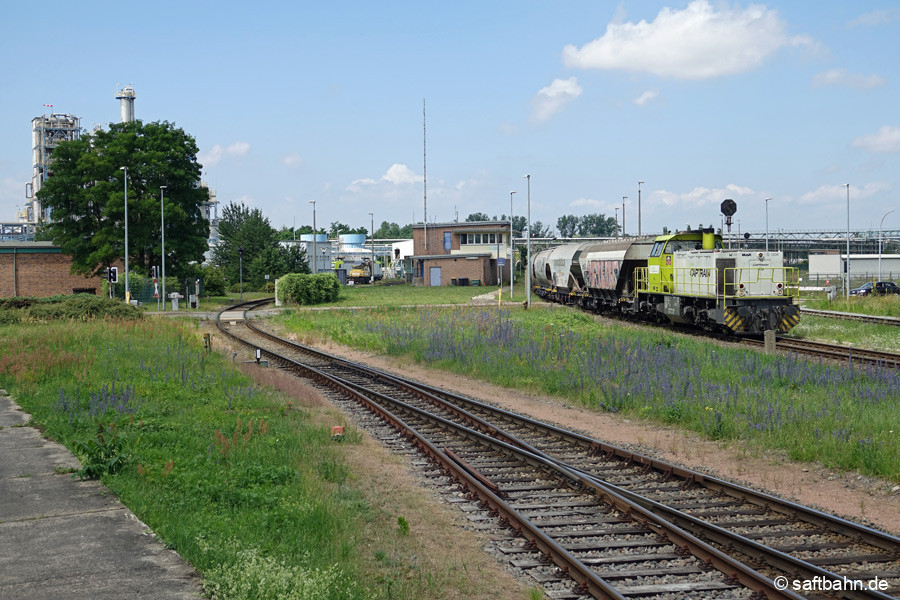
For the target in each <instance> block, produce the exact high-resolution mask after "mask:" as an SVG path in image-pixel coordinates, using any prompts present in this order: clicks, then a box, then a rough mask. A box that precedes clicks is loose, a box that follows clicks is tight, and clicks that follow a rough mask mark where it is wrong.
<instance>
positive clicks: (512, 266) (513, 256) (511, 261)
mask: <svg viewBox="0 0 900 600" xmlns="http://www.w3.org/2000/svg"><path fill="white" fill-rule="evenodd" d="M513 194H515V192H510V193H509V299H510V300H512V299H513V281H514V280H515V278H516V276H515V272H516V268H515V267H516V249H515V246H514V245H513V238H515V237H516V236H515V234H514V233H513V198H512V197H513Z"/></svg>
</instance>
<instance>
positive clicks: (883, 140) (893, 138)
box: [851, 125, 900, 152]
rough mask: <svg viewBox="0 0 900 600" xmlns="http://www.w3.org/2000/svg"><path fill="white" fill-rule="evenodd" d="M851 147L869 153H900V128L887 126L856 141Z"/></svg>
mask: <svg viewBox="0 0 900 600" xmlns="http://www.w3.org/2000/svg"><path fill="white" fill-rule="evenodd" d="M851 145H852V146H853V147H855V148H862V149H863V150H867V151H868V152H900V127H894V126H892V125H885V126H884V127H882V128H881V129H879V130H878V131H877V132H876V133H870V134H869V135H862V136H860V137H858V138H856V139H854V140H853V141H852V142H851Z"/></svg>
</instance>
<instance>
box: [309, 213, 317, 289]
mask: <svg viewBox="0 0 900 600" xmlns="http://www.w3.org/2000/svg"><path fill="white" fill-rule="evenodd" d="M309 203H310V204H312V205H313V251H312V259H313V264H312V272H313V275H315V274H316V273H318V272H319V271H318V265H317V264H316V263H317V262H318V258H319V255H318V254H317V253H316V250H317V248H316V237H317V236H318V233H319V232H318V231H316V201H315V200H310V201H309Z"/></svg>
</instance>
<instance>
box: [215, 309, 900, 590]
mask: <svg viewBox="0 0 900 600" xmlns="http://www.w3.org/2000/svg"><path fill="white" fill-rule="evenodd" d="M240 316H241V315H240V313H239V312H237V311H232V312H228V313H223V315H222V316H221V318H220V323H222V325H221V327H222V328H223V330H226V332H227V333H228V334H229V335H231V336H234V337H235V339H239V340H242V341H243V342H244V343H250V344H252V345H253V346H255V347H258V348H261V350H262V352H263V353H264V354H265V355H266V357H267V359H269V360H270V361H274V362H276V363H279V364H281V365H285V366H286V368H287V366H289V368H291V369H298V368H302V369H303V370H304V371H305V373H306V376H308V377H312V378H314V379H316V380H317V381H319V382H323V383H326V382H327V384H328V385H330V386H332V389H335V388H337V389H340V390H341V392H342V393H343V394H344V395H348V396H352V397H354V398H355V399H356V401H357V402H361V403H364V404H367V405H368V407H369V410H372V411H375V412H376V413H378V414H379V415H380V416H379V418H381V419H385V420H387V421H390V422H393V423H394V425H395V426H396V427H407V426H411V427H412V429H413V430H414V432H407V433H404V434H402V435H403V436H410V437H411V438H415V439H417V443H418V444H419V446H420V447H422V448H423V451H424V452H425V453H426V454H428V455H429V457H430V460H433V461H436V462H437V463H438V464H441V465H442V468H444V469H446V470H447V471H448V472H452V473H454V475H453V477H455V478H457V479H460V480H461V481H463V480H465V481H466V483H465V485H466V488H467V489H468V493H469V494H473V495H474V496H475V497H477V499H478V501H479V502H480V503H485V504H486V505H487V506H489V510H490V511H491V514H493V515H495V516H493V517H484V518H482V519H481V521H482V525H484V524H485V523H487V522H491V521H499V523H500V524H505V525H506V526H509V527H513V528H514V529H516V530H518V531H519V532H524V533H523V534H522V535H523V536H524V537H522V536H520V537H517V538H514V540H515V541H511V542H510V543H509V544H507V546H506V547H505V548H504V549H502V550H501V551H502V552H504V553H506V554H508V555H509V556H510V557H511V558H512V564H513V565H515V566H516V567H518V568H521V569H526V570H528V571H529V572H531V573H532V576H534V577H535V579H538V580H540V581H542V582H543V583H544V584H545V585H547V586H549V589H551V590H554V597H560V598H563V597H579V595H580V594H583V593H588V594H589V595H591V596H593V597H619V596H617V595H616V594H619V595H625V596H626V597H627V596H632V597H633V596H642V597H653V596H657V597H697V595H699V594H703V595H704V597H748V596H747V594H750V595H753V594H756V595H757V597H761V596H760V595H763V596H764V597H769V598H773V597H793V596H790V590H788V596H783V595H781V596H779V595H778V594H780V593H781V592H780V591H779V590H777V589H775V587H774V586H773V585H772V581H779V578H786V579H781V581H791V582H796V581H799V580H805V581H814V580H815V579H816V578H819V579H820V580H821V581H826V580H827V581H829V582H832V586H833V585H834V582H841V581H853V582H857V581H863V580H865V581H872V580H875V579H876V578H877V579H878V580H881V581H884V582H885V583H884V585H886V586H887V588H886V590H884V591H881V592H879V591H873V590H869V589H865V590H858V589H854V590H842V591H841V592H840V593H837V594H834V593H832V594H807V595H808V596H809V597H846V598H890V597H893V596H892V595H896V594H898V593H900V540H898V539H897V538H895V537H893V536H890V535H887V534H883V533H881V532H878V531H875V530H872V529H870V528H866V527H863V526H860V525H856V524H854V523H850V522H848V521H844V520H841V519H837V518H835V517H832V516H830V515H827V514H824V513H820V512H818V511H815V510H812V509H809V508H806V507H802V506H800V505H796V504H792V503H788V502H784V501H782V500H780V499H777V498H774V497H771V496H768V495H766V494H761V493H759V492H756V491H754V490H750V489H748V488H743V487H741V486H737V485H734V484H731V483H728V482H725V481H722V480H719V479H716V478H712V477H709V476H706V475H703V474H700V473H696V472H691V471H688V470H686V469H683V468H680V467H678V466H675V465H671V464H668V463H665V462H662V461H658V460H655V459H651V458H648V457H645V456H640V455H637V454H634V453H631V452H628V451H626V450H623V449H621V448H616V447H614V446H610V445H607V444H604V443H602V442H599V441H597V440H592V439H590V438H587V437H584V436H581V435H579V434H576V433H573V432H569V431H565V430H562V429H559V428H555V427H552V426H548V425H546V424H543V423H540V422H537V421H533V420H531V419H528V418H526V417H522V416H521V415H516V414H514V413H510V412H508V411H503V410H500V409H497V408H495V407H492V406H490V405H486V404H484V403H480V402H476V401H473V400H471V399H467V398H463V397H460V396H456V395H453V394H448V393H446V392H444V391H442V390H437V389H434V388H429V387H427V386H423V385H421V384H416V383H413V382H406V381H403V380H401V379H399V378H396V377H393V376H390V375H388V374H386V373H382V372H378V371H374V370H372V369H368V368H365V367H363V366H361V365H355V364H352V363H348V362H347V361H343V360H340V359H336V358H334V357H330V356H328V355H325V354H322V353H318V352H315V351H312V350H310V349H306V348H303V347H300V346H298V345H296V344H291V343H290V342H286V341H284V340H281V339H279V338H277V337H275V336H272V335H271V334H269V333H266V332H264V331H262V330H260V329H259V328H256V327H254V326H253V325H252V324H251V323H249V322H247V321H245V320H243V319H242V318H238V317H240ZM299 364H302V365H304V366H303V367H298V366H297V365H299ZM373 404H374V405H377V408H376V407H375V406H373ZM429 419H430V420H429ZM451 430H453V431H455V433H452V434H451V433H449V432H450V431H451ZM387 435H388V437H389V438H391V436H393V438H391V439H397V440H405V439H407V438H406V437H403V438H397V435H398V434H397V433H396V432H394V433H393V434H387ZM472 440H475V441H474V442H473V441H472ZM553 473H555V474H553ZM469 478H470V479H471V480H469ZM636 515H638V516H637V517H636V518H635V516H636ZM672 525H674V527H672ZM654 540H655V541H654ZM673 540H677V541H674V542H673ZM664 542H665V543H664ZM655 555H660V556H665V557H666V558H660V556H655ZM572 558H574V562H573V561H572V560H571V559H572ZM548 560H552V562H553V564H552V565H548V563H547V561H548ZM660 560H661V561H664V562H663V563H660V562H658V561H660ZM673 561H674V562H673ZM554 565H555V566H554ZM738 566H740V568H738ZM698 569H699V570H698ZM723 572H724V573H725V575H724V576H722V573H723ZM595 579H597V580H599V581H595ZM564 580H568V581H569V585H568V586H566V585H565V584H563V583H562V582H563V581H564ZM844 587H846V585H845V586H844ZM667 595H668V596H667Z"/></svg>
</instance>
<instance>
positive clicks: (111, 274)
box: [106, 267, 119, 283]
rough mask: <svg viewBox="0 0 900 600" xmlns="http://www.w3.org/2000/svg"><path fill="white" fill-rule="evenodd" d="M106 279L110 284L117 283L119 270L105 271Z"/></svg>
mask: <svg viewBox="0 0 900 600" xmlns="http://www.w3.org/2000/svg"><path fill="white" fill-rule="evenodd" d="M106 278H107V279H108V280H109V282H110V283H119V268H118V267H110V268H109V269H107V270H106Z"/></svg>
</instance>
